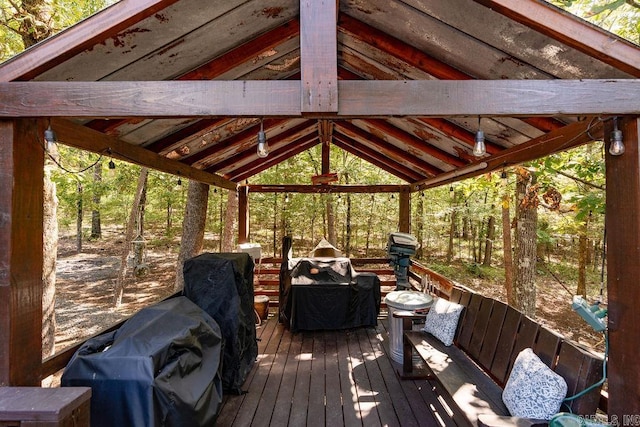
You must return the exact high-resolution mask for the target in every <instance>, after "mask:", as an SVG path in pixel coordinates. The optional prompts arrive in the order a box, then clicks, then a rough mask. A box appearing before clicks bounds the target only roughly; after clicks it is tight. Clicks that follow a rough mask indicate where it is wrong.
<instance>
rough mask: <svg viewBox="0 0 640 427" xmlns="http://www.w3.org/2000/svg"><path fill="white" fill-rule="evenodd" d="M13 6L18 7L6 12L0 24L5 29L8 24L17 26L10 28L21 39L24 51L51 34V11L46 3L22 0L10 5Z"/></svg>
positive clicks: (39, 0)
mask: <svg viewBox="0 0 640 427" xmlns="http://www.w3.org/2000/svg"><path fill="white" fill-rule="evenodd" d="M20 3H21V4H20ZM14 4H16V5H19V6H14V7H13V8H10V9H8V10H6V11H5V13H4V14H3V19H2V20H1V21H0V22H2V24H4V25H5V26H7V27H8V26H9V25H10V24H14V23H17V24H18V25H17V26H15V25H11V27H12V29H13V31H15V32H17V33H18V34H19V35H20V38H22V42H23V43H24V47H25V49H26V48H28V47H31V46H33V45H34V44H36V43H38V42H39V41H41V40H44V39H46V38H47V37H49V36H50V35H52V34H53V31H54V30H53V22H52V21H51V17H52V15H53V9H52V7H51V6H50V5H49V2H48V1H46V0H23V1H22V2H14V3H12V5H14Z"/></svg>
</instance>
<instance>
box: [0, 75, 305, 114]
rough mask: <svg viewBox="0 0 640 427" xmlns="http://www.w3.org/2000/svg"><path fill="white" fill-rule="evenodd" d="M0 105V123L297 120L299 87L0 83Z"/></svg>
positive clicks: (190, 83) (251, 83)
mask: <svg viewBox="0 0 640 427" xmlns="http://www.w3.org/2000/svg"><path fill="white" fill-rule="evenodd" d="M16 97H17V98H16ZM12 98H13V99H12ZM0 105H2V106H1V107H0V117H43V116H44V117H116V118H117V117H144V118H150V117H157V118H160V117H211V116H245V117H246V116H249V117H261V116H297V115H300V84H299V82H295V81H163V82H73V83H72V82H65V83H61V82H9V83H0Z"/></svg>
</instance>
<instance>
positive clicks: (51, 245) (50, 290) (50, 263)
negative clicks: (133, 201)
mask: <svg viewBox="0 0 640 427" xmlns="http://www.w3.org/2000/svg"><path fill="white" fill-rule="evenodd" d="M57 207H58V198H57V197H56V185H55V184H54V183H53V182H52V181H51V176H50V171H49V168H45V171H44V204H43V208H44V212H43V226H44V236H43V242H42V243H43V251H44V257H43V264H42V267H43V270H42V357H43V358H44V357H49V356H51V355H53V354H54V353H55V338H56V316H55V303H56V258H57V255H58V216H57Z"/></svg>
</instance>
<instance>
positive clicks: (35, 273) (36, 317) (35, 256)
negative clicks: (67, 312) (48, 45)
mask: <svg viewBox="0 0 640 427" xmlns="http://www.w3.org/2000/svg"><path fill="white" fill-rule="evenodd" d="M42 132H44V126H43V125H38V123H37V122H36V121H35V120H16V121H5V120H3V121H0V146H2V150H0V218H1V220H0V244H1V245H2V246H1V247H2V248H3V250H2V251H0V300H1V301H2V304H3V309H2V310H0V386H7V385H11V386H35V385H39V384H40V366H41V364H42V265H43V253H42V245H43V243H42V235H43V207H42V203H43V194H44V193H43V186H44V149H43V146H42V143H41V138H42V136H41V135H42Z"/></svg>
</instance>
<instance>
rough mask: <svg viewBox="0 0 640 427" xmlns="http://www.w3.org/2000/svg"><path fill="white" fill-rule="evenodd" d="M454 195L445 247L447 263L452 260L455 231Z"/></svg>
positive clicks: (455, 211)
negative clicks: (446, 245) (447, 240)
mask: <svg viewBox="0 0 640 427" xmlns="http://www.w3.org/2000/svg"><path fill="white" fill-rule="evenodd" d="M455 204H456V195H455V194H454V196H453V206H452V208H451V223H450V224H449V246H448V247H447V264H449V263H451V261H452V260H453V236H454V234H455V232H456V220H457V217H458V215H457V210H456V207H455Z"/></svg>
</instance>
